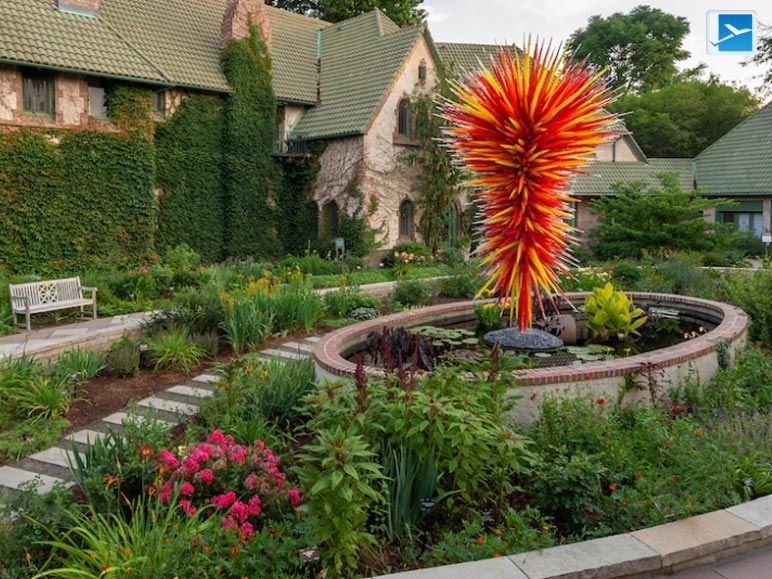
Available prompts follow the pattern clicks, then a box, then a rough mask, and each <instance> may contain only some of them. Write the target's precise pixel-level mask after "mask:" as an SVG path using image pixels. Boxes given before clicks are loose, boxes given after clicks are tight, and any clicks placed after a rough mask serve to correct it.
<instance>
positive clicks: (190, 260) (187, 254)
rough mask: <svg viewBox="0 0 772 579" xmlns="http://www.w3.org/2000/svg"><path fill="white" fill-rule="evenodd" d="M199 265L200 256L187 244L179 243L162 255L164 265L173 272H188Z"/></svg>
mask: <svg viewBox="0 0 772 579" xmlns="http://www.w3.org/2000/svg"><path fill="white" fill-rule="evenodd" d="M200 263H201V256H200V255H199V254H198V253H196V252H195V251H194V250H192V249H191V248H190V246H189V245H188V244H187V243H180V244H179V245H176V246H174V247H173V248H169V249H167V250H166V253H164V265H166V266H167V267H170V268H171V269H173V270H181V271H189V270H191V269H193V268H194V267H197V266H198V265H199V264H200Z"/></svg>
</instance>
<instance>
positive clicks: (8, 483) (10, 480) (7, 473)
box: [0, 466, 64, 495]
mask: <svg viewBox="0 0 772 579" xmlns="http://www.w3.org/2000/svg"><path fill="white" fill-rule="evenodd" d="M36 479H37V480H39V481H40V485H39V486H38V487H37V489H36V490H37V493H38V494H39V495H44V494H46V493H48V492H51V490H52V489H53V488H54V485H55V484H56V483H63V482H64V481H63V480H62V479H60V478H57V477H55V476H48V475H45V474H36V473H34V472H30V471H28V470H22V469H20V468H14V467H12V466H0V486H3V487H6V488H10V489H15V490H19V488H20V487H21V486H22V485H23V484H24V483H28V482H29V481H34V480H36Z"/></svg>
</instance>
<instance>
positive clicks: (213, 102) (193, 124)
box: [155, 95, 225, 261]
mask: <svg viewBox="0 0 772 579" xmlns="http://www.w3.org/2000/svg"><path fill="white" fill-rule="evenodd" d="M223 103H224V100H223V99H221V98H218V97H208V96H203V95H194V96H191V97H190V98H188V99H186V100H184V101H183V102H182V104H181V105H180V106H179V108H177V110H176V111H175V112H174V115H172V116H171V117H170V118H169V119H168V120H167V121H165V122H163V123H159V124H158V126H157V127H156V132H155V146H156V155H157V159H158V177H157V181H156V184H157V186H158V187H159V189H160V195H159V200H158V201H159V207H158V232H157V235H156V247H157V250H158V253H161V254H163V253H164V252H165V250H166V249H168V248H171V247H175V246H177V245H179V244H180V243H187V244H188V245H189V246H190V247H191V248H193V249H194V250H195V251H196V252H197V253H198V254H199V255H200V256H201V257H202V258H203V259H204V261H217V260H219V259H222V258H223V257H224V256H225V237H224V236H225V206H224V201H225V200H224V186H225V182H224V176H223V169H222V162H223V128H224V117H223Z"/></svg>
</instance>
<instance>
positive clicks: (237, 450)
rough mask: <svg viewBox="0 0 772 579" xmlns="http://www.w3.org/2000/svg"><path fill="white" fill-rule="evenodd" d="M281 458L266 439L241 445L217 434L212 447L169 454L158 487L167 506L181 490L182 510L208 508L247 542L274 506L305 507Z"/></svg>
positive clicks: (161, 459) (161, 457)
mask: <svg viewBox="0 0 772 579" xmlns="http://www.w3.org/2000/svg"><path fill="white" fill-rule="evenodd" d="M280 462H281V459H280V458H279V457H278V456H276V455H275V454H274V453H273V452H272V451H271V449H270V448H267V447H266V446H265V443H263V441H262V440H256V441H255V442H254V443H253V444H252V445H250V446H245V445H242V444H236V443H235V442H234V440H233V437H232V436H230V435H223V434H222V432H220V431H219V430H215V431H214V432H212V434H211V435H209V437H208V438H207V439H206V442H202V443H198V444H190V445H188V447H187V448H186V449H182V452H181V456H180V458H178V457H177V456H175V455H174V454H173V453H171V452H169V451H168V450H163V451H161V452H160V453H159V454H158V467H157V468H158V480H157V481H156V486H155V487H154V488H155V489H156V490H157V491H158V495H159V497H160V500H161V502H162V503H164V504H166V503H168V502H169V500H170V498H172V496H173V494H174V490H175V485H179V494H180V500H179V501H178V502H177V505H178V507H179V508H180V509H181V510H182V511H184V512H185V513H186V514H187V515H189V516H192V515H194V514H196V513H197V512H198V510H199V509H200V508H202V507H206V506H210V505H211V507H213V508H214V513H215V514H216V516H222V528H223V529H233V530H234V531H235V533H236V535H237V537H238V538H239V539H240V540H242V541H244V542H246V541H248V540H249V539H251V538H252V537H253V536H254V534H255V523H256V521H257V519H258V517H259V516H260V515H261V514H262V513H263V512H264V511H265V510H266V509H267V508H268V507H270V506H272V505H275V506H278V505H279V504H280V503H281V501H288V502H289V504H290V505H292V506H293V507H296V506H297V505H298V504H300V494H299V492H298V490H297V488H295V487H292V488H289V489H285V484H284V480H285V476H284V473H282V472H281V471H280V470H279V463H280Z"/></svg>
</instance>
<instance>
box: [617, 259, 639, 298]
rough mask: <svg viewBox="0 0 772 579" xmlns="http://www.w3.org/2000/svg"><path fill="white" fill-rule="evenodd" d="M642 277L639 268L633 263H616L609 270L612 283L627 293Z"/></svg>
mask: <svg viewBox="0 0 772 579" xmlns="http://www.w3.org/2000/svg"><path fill="white" fill-rule="evenodd" d="M642 276H643V273H642V272H641V266H640V265H639V264H638V263H636V262H634V261H620V262H617V263H615V264H614V265H613V267H612V270H611V278H612V279H613V280H614V282H615V283H616V284H617V285H618V286H619V287H620V288H625V289H627V290H628V291H629V290H631V289H632V288H634V287H635V284H636V283H638V281H639V280H640V279H641V277H642Z"/></svg>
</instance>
